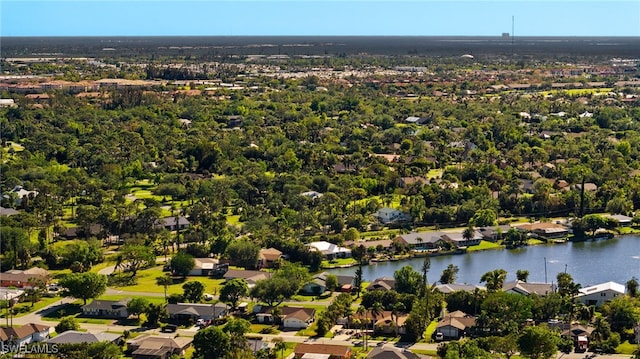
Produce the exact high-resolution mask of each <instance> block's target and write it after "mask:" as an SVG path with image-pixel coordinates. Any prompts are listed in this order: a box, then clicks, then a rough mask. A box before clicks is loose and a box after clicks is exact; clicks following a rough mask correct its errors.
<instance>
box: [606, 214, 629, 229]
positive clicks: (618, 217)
mask: <svg viewBox="0 0 640 359" xmlns="http://www.w3.org/2000/svg"><path fill="white" fill-rule="evenodd" d="M607 217H608V218H611V219H613V220H614V221H616V223H617V224H618V226H620V227H629V226H631V224H632V223H633V218H632V217H629V216H625V215H622V214H610V215H608V216H607Z"/></svg>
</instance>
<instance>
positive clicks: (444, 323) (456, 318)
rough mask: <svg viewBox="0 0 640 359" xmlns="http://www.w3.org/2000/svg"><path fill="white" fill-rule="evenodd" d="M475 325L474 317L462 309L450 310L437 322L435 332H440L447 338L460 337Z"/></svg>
mask: <svg viewBox="0 0 640 359" xmlns="http://www.w3.org/2000/svg"><path fill="white" fill-rule="evenodd" d="M474 325H476V318H475V317H474V316H471V315H468V314H466V313H464V312H462V311H459V310H456V311H455V312H451V313H449V314H447V315H445V316H444V317H442V319H441V320H440V321H439V322H438V324H437V325H436V332H438V333H442V335H443V336H444V338H447V339H456V340H457V339H460V338H461V337H463V336H465V335H466V334H467V333H468V331H469V329H470V328H471V327H473V326H474Z"/></svg>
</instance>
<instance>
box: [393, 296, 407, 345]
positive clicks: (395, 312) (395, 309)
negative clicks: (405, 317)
mask: <svg viewBox="0 0 640 359" xmlns="http://www.w3.org/2000/svg"><path fill="white" fill-rule="evenodd" d="M405 310H406V307H405V306H404V304H403V303H402V302H398V303H396V304H394V306H393V310H392V311H391V317H392V320H393V317H395V323H396V326H395V330H396V333H395V334H396V337H397V336H398V314H400V313H404V311H405Z"/></svg>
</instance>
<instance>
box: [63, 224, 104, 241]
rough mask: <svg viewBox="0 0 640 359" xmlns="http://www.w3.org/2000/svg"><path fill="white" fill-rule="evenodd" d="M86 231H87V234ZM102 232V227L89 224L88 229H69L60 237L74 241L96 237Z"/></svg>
mask: <svg viewBox="0 0 640 359" xmlns="http://www.w3.org/2000/svg"><path fill="white" fill-rule="evenodd" d="M87 230H88V231H89V232H88V233H87ZM101 232H102V226H101V225H100V224H97V223H93V224H90V225H89V227H88V228H83V227H69V228H67V229H65V231H64V232H62V233H60V235H61V236H62V237H65V238H67V239H76V238H79V237H97V236H98V235H99V234H100V233H101Z"/></svg>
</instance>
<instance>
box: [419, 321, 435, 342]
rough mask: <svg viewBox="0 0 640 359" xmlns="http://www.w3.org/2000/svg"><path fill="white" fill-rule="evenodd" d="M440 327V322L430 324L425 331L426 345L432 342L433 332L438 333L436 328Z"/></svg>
mask: <svg viewBox="0 0 640 359" xmlns="http://www.w3.org/2000/svg"><path fill="white" fill-rule="evenodd" d="M437 325H438V321H437V320H432V321H431V323H429V325H428V326H427V329H425V331H424V339H423V340H424V341H425V342H426V343H430V342H431V336H432V335H433V332H435V331H436V326H437Z"/></svg>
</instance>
